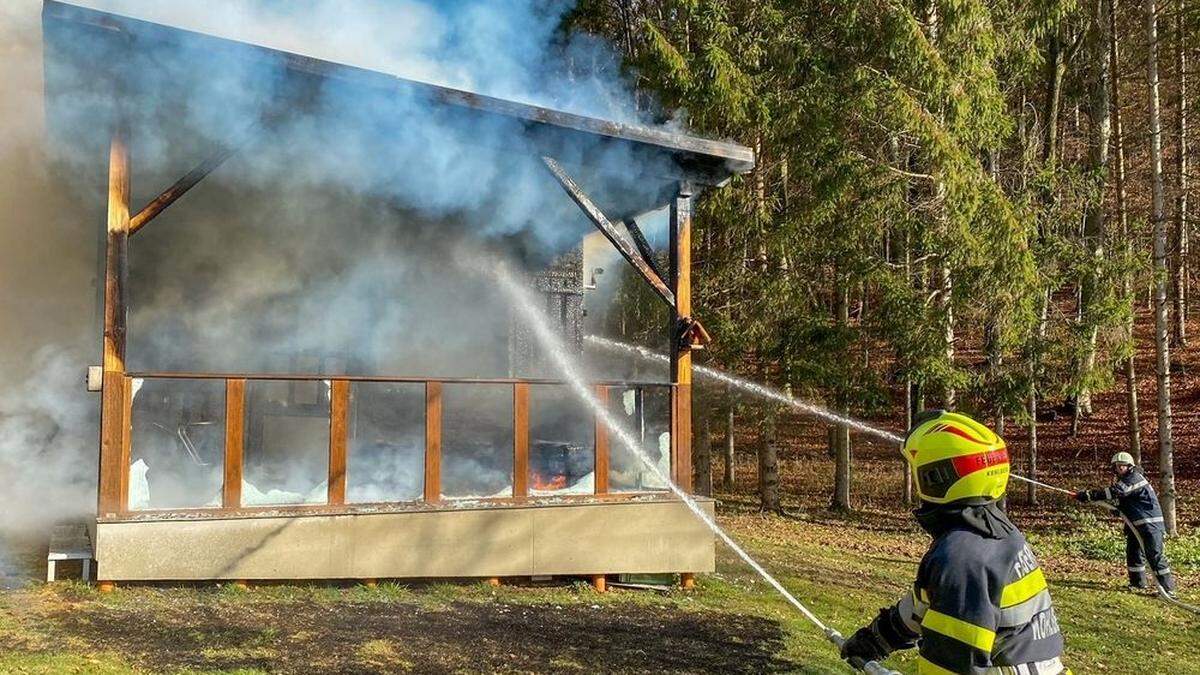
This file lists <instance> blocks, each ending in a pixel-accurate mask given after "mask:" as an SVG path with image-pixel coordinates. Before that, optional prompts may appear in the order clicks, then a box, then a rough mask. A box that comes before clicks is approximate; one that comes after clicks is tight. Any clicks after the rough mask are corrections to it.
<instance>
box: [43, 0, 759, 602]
mask: <svg viewBox="0 0 1200 675" xmlns="http://www.w3.org/2000/svg"><path fill="white" fill-rule="evenodd" d="M43 22H44V34H45V44H46V55H45V61H46V74H45V77H46V96H47V124H48V128H49V130H50V132H51V135H52V137H53V138H54V140H55V143H56V144H57V146H58V147H59V148H65V150H63V151H62V159H61V164H62V171H64V172H65V173H66V175H69V176H70V180H71V181H72V182H73V183H75V184H77V185H79V186H81V188H80V189H81V190H82V191H84V192H87V191H88V190H91V193H92V194H95V195H96V197H95V199H92V200H91V202H92V206H94V211H92V212H89V213H87V214H84V217H88V218H94V219H95V221H96V222H97V223H99V222H103V221H104V220H105V219H106V222H107V227H106V228H103V229H102V231H103V233H104V234H103V236H102V237H100V238H99V239H98V242H97V243H98V254H97V259H98V261H99V265H98V267H99V269H100V274H101V277H100V278H101V279H102V280H103V283H100V284H98V292H97V295H98V297H97V306H98V311H97V324H100V323H101V319H102V325H103V333H102V334H103V362H102V365H101V366H99V367H93V368H92V369H91V370H90V372H89V385H91V386H93V387H94V389H95V390H97V391H99V392H101V393H100V396H99V399H100V407H101V434H100V436H101V438H100V448H99V456H100V460H99V461H100V470H99V479H98V480H99V482H98V512H97V517H96V519H95V521H94V522H91V523H89V525H88V539H89V541H90V546H91V552H92V554H93V555H94V558H95V560H96V562H97V567H96V575H97V579H98V580H99V582H100V583H101V584H102V586H103V587H111V586H112V585H113V584H114V583H117V582H127V581H156V580H157V581H161V580H179V581H188V580H233V581H243V580H244V581H253V580H268V579H365V580H373V579H379V578H431V577H481V578H488V579H500V578H504V577H530V576H546V575H564V576H566V575H570V576H585V577H589V578H591V579H592V580H593V582H594V583H596V584H597V585H602V584H603V583H604V579H605V576H606V575H615V574H627V573H656V574H658V573H679V574H684V575H690V574H692V573H696V572H704V571H709V570H712V569H713V566H714V550H713V539H712V535H711V533H710V532H709V531H708V529H707V528H706V527H705V526H704V525H703V524H701V523H700V522H698V521H696V520H695V519H694V518H693V516H692V515H691V514H690V513H689V512H688V510H687V508H686V507H685V506H684V505H683V504H681V503H680V502H679V501H678V500H676V499H674V498H673V497H672V496H671V495H670V494H669V493H668V492H666V491H665V488H666V485H665V484H664V483H663V481H662V480H661V479H659V478H657V477H656V474H657V473H658V472H657V471H649V470H647V467H646V466H645V465H644V464H643V463H642V462H640V461H639V460H638V459H637V458H636V457H634V456H633V454H632V453H630V452H629V451H628V450H627V449H625V448H622V447H620V445H619V444H617V443H615V442H614V440H613V438H612V435H613V434H612V431H613V430H612V429H609V428H607V427H606V425H605V424H603V423H601V422H600V421H599V420H597V419H596V416H595V415H594V414H593V413H592V410H591V409H590V408H589V407H588V406H587V405H585V404H584V403H583V402H581V401H579V400H577V397H575V396H573V395H572V394H571V392H570V390H569V388H568V387H566V386H565V385H564V382H563V381H562V379H561V378H562V376H561V374H560V373H557V372H555V371H554V369H553V367H552V364H551V363H550V362H549V361H548V359H547V358H546V355H545V353H544V351H545V347H544V345H542V344H541V343H539V342H538V341H537V340H536V339H535V338H534V336H533V333H532V331H531V329H530V327H529V326H527V325H525V324H523V323H522V322H521V321H520V320H519V318H518V317H517V315H516V314H515V313H514V312H513V310H512V300H511V298H505V297H504V296H503V294H502V293H500V292H499V291H498V290H497V288H496V286H497V284H496V283H495V281H494V274H495V273H496V271H495V270H494V269H491V268H492V267H493V263H492V262H490V261H495V260H504V261H505V263H504V264H505V265H512V266H514V267H515V268H517V270H518V271H519V273H520V276H521V278H522V279H525V280H526V281H525V282H523V283H524V284H525V286H526V287H527V288H528V290H529V291H530V292H531V293H532V294H534V296H535V297H536V298H538V302H539V304H541V305H542V307H541V308H542V309H543V310H545V314H546V315H547V316H548V317H549V318H550V320H551V322H552V323H553V325H554V330H555V332H556V333H557V334H558V335H559V337H560V338H561V339H563V340H564V341H565V342H566V344H567V345H568V347H569V349H570V351H572V352H573V353H574V355H575V356H576V357H578V358H579V359H580V360H581V362H582V363H583V364H584V366H585V370H586V372H587V373H588V377H589V379H590V381H589V383H588V384H589V387H590V389H591V391H593V392H594V394H595V396H596V397H597V398H598V399H599V400H600V401H602V402H603V403H604V405H606V406H608V409H609V410H610V411H611V412H612V417H613V419H616V420H618V421H619V422H620V423H621V424H624V425H626V428H625V431H627V432H629V434H628V435H629V436H631V437H632V438H634V439H636V441H637V442H639V443H641V444H642V449H643V450H644V451H645V453H646V455H647V456H648V457H650V458H651V461H653V462H655V463H656V466H657V468H658V469H660V470H661V472H662V473H663V474H665V475H668V476H670V477H671V478H672V480H673V481H675V482H676V483H677V484H679V485H680V486H682V487H683V488H684V489H687V488H688V486H689V485H690V483H691V471H692V469H691V438H692V433H691V351H692V350H693V349H695V348H698V347H700V346H702V343H703V342H704V341H705V340H706V339H707V334H706V333H705V331H704V329H703V328H702V327H700V325H699V324H698V323H696V322H695V321H694V320H693V319H692V317H691V276H690V275H691V252H690V247H691V227H692V225H691V218H692V209H693V200H694V198H695V196H696V195H697V194H698V192H699V191H700V190H704V189H716V188H719V186H721V185H722V184H724V183H725V182H726V181H728V179H729V178H730V177H731V176H733V175H735V174H738V173H744V172H746V171H749V170H750V169H751V168H752V167H753V165H754V156H753V153H752V152H751V151H749V150H748V149H746V148H744V147H741V146H738V145H735V144H732V143H725V142H716V141H711V140H706V139H701V138H696V137H691V136H686V135H681V134H676V133H669V132H666V131H662V130H658V129H651V128H647V127H642V126H638V125H632V124H621V123H616V122H610V121H604V120H600V119H596V118H593V117H584V116H580V115H575V114H568V113H564V112H559V111H556V110H551V109H547V108H544V107H538V106H534V105H529V104H525V103H520V102H515V101H510V100H503V99H498V98H490V97H487V96H482V95H477V94H473V93H468V92H466V91H462V90H457V89H450V88H446V87H441V86H435V85H431V84H425V83H421V82H417V81H411V80H406V79H401V78H398V77H396V76H394V75H390V74H387V73H384V72H381V71H376V70H371V69H367V68H363V67H358V66H351V65H344V64H339V63H334V62H331V61H326V60H319V59H316V58H312V57H308V56H302V55H299V54H296V53H292V52H289V51H286V50H283V49H279V48H276V47H275V46H272V45H264V44H254V43H251V42H246V41H240V40H235V39H231V38H229V37H227V36H218V35H211V34H201V33H198V32H193V31H190V30H186V29H185V28H183V27H175V26H166V25H162V24H157V23H151V22H148V21H144V20H138V19H135V18H132V17H126V16H120V15H116V14H112V13H106V12H101V11H97V10H93V9H89V8H85V7H80V6H76V5H73V4H68V3H63V2H55V1H52V0H47V2H45V4H44V12H43ZM105 214H106V215H105ZM495 266H497V267H498V266H499V263H497V264H496V265H495ZM97 327H98V328H99V325H98V326H97ZM589 334H598V335H608V336H610V337H615V338H618V339H624V340H629V341H634V342H638V343H639V344H641V345H643V346H647V347H650V348H653V349H656V350H659V351H662V352H664V353H668V354H669V355H670V365H669V367H666V366H663V367H661V368H658V367H656V366H653V365H646V364H632V363H629V362H628V360H621V359H615V358H613V357H612V356H611V355H609V356H604V355H601V354H593V353H591V351H590V350H589V349H588V348H587V342H586V341H585V339H584V337H585V335H589ZM703 507H704V508H705V509H708V510H709V511H710V512H711V509H712V504H711V502H710V501H709V502H704V503H703Z"/></svg>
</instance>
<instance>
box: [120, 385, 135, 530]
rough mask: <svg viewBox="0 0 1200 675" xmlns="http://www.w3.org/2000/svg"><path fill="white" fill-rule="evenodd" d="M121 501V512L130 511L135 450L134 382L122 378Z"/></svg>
mask: <svg viewBox="0 0 1200 675" xmlns="http://www.w3.org/2000/svg"><path fill="white" fill-rule="evenodd" d="M121 419H122V420H123V423H122V424H121V466H122V467H124V469H123V470H122V471H121V501H120V504H121V506H120V510H121V511H122V512H125V511H128V510H129V462H130V453H131V452H132V450H133V447H132V446H133V380H132V379H131V378H129V377H122V378H121Z"/></svg>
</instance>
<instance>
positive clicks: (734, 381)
mask: <svg viewBox="0 0 1200 675" xmlns="http://www.w3.org/2000/svg"><path fill="white" fill-rule="evenodd" d="M587 341H588V342H591V343H593V344H596V345H599V346H600V347H603V348H605V349H609V350H612V351H620V352H626V353H630V354H636V355H638V356H641V357H642V358H644V359H648V360H652V361H667V360H668V359H667V357H666V356H664V355H662V354H659V353H657V352H654V351H651V350H649V349H646V348H644V347H638V346H636V345H631V344H626V343H624V342H617V341H615V340H609V339H607V338H603V337H599V336H596V335H589V336H587ZM692 369H693V370H694V371H696V372H697V373H700V374H701V375H704V376H706V377H709V378H711V379H714V380H717V381H720V382H724V383H726V384H730V385H733V386H735V387H738V388H739V389H743V390H745V391H748V392H750V393H753V394H757V395H759V396H762V397H763V398H767V399H771V400H773V401H778V402H780V403H783V404H785V405H787V406H789V407H791V408H794V409H796V410H799V411H801V412H804V413H808V414H809V415H812V416H814V417H819V418H821V419H823V420H825V421H827V422H833V423H835V424H842V425H846V426H849V427H851V428H854V429H857V430H859V431H861V432H864V433H866V434H869V435H871V436H876V437H878V438H881V439H883V440H885V441H890V442H893V443H896V444H897V445H900V444H903V443H904V439H903V438H901V437H900V436H898V435H896V434H893V433H891V432H890V431H885V430H883V429H878V428H876V427H873V426H871V425H869V424H866V423H863V422H860V421H858V420H855V419H851V418H849V417H845V416H842V415H837V414H835V413H832V412H830V411H828V410H825V409H824V408H821V407H819V406H817V405H814V404H812V403H806V402H804V401H799V400H796V399H794V398H792V397H790V396H788V395H787V394H784V393H783V392H780V391H778V390H775V389H772V388H770V387H767V386H764V385H761V384H758V383H755V382H750V381H748V380H743V379H742V378H739V377H735V376H733V375H729V374H727V373H723V372H721V371H719V370H716V369H713V368H706V367H704V366H693V367H692ZM1008 476H1009V478H1013V479H1015V480H1018V481H1021V482H1023V483H1029V484H1031V485H1036V486H1038V487H1041V488H1045V489H1047V490H1052V491H1054V492H1058V493H1061V494H1065V495H1070V496H1072V497H1074V496H1075V492H1074V491H1072V490H1067V489H1065V488H1060V487H1057V486H1054V485H1050V484H1049V483H1043V482H1042V481H1039V480H1034V479H1032V478H1026V477H1025V476H1022V475H1020V474H1016V473H1012V472H1011V471H1010V472H1009V474H1008ZM1088 503H1089V504H1092V505H1093V506H1096V507H1099V508H1102V509H1105V510H1107V511H1109V512H1111V513H1115V514H1117V515H1120V516H1121V518H1122V519H1123V520H1124V521H1125V524H1126V525H1127V526H1128V527H1129V529H1130V530H1131V531H1132V532H1133V534H1134V536H1135V537H1137V540H1138V545H1139V546H1141V548H1142V551H1143V553H1144V552H1145V550H1146V542H1145V541H1143V540H1142V535H1141V533H1140V532H1138V530H1137V528H1136V527H1134V526H1133V524H1132V523H1130V522H1129V518H1127V517H1126V516H1125V514H1123V513H1121V512H1120V511H1119V510H1118V509H1117V508H1116V507H1115V506H1113V505H1112V504H1108V503H1106V502H1088ZM1155 583H1156V584H1157V583H1158V579H1157V577H1156V578H1155ZM1158 596H1159V597H1160V598H1162V599H1163V600H1165V601H1167V602H1169V603H1171V604H1173V605H1175V606H1177V607H1181V608H1183V609H1185V610H1187V611H1189V612H1193V613H1195V614H1200V607H1195V606H1193V605H1189V604H1187V603H1184V602H1181V601H1180V600H1178V599H1177V598H1174V597H1172V596H1171V595H1169V594H1168V593H1167V592H1166V590H1165V589H1164V588H1163V587H1162V586H1161V585H1159V586H1158Z"/></svg>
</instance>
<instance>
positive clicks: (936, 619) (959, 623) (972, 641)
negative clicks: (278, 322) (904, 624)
mask: <svg viewBox="0 0 1200 675" xmlns="http://www.w3.org/2000/svg"><path fill="white" fill-rule="evenodd" d="M921 627H922V628H928V629H929V630H932V631H936V632H938V633H941V634H942V635H945V636H948V637H952V638H954V639H955V640H958V641H959V642H962V643H965V644H968V645H971V646H972V647H974V648H976V649H979V650H982V651H985V652H987V653H989V654H990V653H992V645H993V644H994V643H995V642H996V634H995V633H994V632H992V631H990V630H988V629H986V628H984V627H982V626H976V625H975V624H973V623H970V622H967V621H963V620H962V619H956V618H954V617H952V616H950V615H949V614H942V613H941V612H939V611H937V610H936V609H930V610H929V611H927V612H925V619H924V620H922V621H921Z"/></svg>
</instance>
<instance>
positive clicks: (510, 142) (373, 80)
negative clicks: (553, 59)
mask: <svg viewBox="0 0 1200 675" xmlns="http://www.w3.org/2000/svg"><path fill="white" fill-rule="evenodd" d="M43 30H44V40H45V50H46V59H45V60H46V98H47V120H48V126H49V128H50V130H51V133H52V135H53V137H54V138H55V140H56V141H58V142H60V143H66V144H69V145H70V146H72V147H73V148H74V150H73V154H75V155H82V156H87V157H95V160H96V161H95V162H94V163H93V164H94V166H92V167H85V168H84V169H82V170H83V171H84V172H85V173H86V174H87V175H86V180H88V181H97V180H102V178H103V171H104V170H105V169H106V162H105V159H104V158H105V150H106V148H107V144H108V139H109V137H110V134H111V131H112V129H113V128H114V125H115V122H116V120H117V118H118V117H120V118H123V119H125V120H127V121H128V124H129V127H130V131H131V145H132V147H133V152H134V155H133V156H134V170H135V175H134V189H135V195H134V201H135V202H138V201H139V199H149V198H150V197H153V196H154V193H156V192H157V190H160V189H162V188H163V187H165V186H166V185H169V184H170V183H171V182H172V181H173V180H174V179H175V178H178V176H179V175H182V173H184V172H186V171H187V170H188V169H189V168H191V166H192V165H194V164H196V163H198V162H199V161H200V160H201V159H203V158H204V156H205V155H206V154H208V153H211V152H212V150H213V148H214V145H215V144H216V143H220V142H228V141H229V140H230V138H232V137H234V136H236V134H237V133H238V132H239V131H240V129H239V128H228V127H229V126H230V123H228V122H225V123H223V124H220V125H216V126H215V127H214V128H197V127H196V126H195V125H194V124H193V122H192V121H191V120H190V118H189V116H188V115H187V114H186V112H187V109H188V106H189V101H191V100H192V99H193V98H194V97H196V96H209V97H211V96H218V97H219V96H220V95H221V94H220V91H219V87H216V86H215V85H213V86H214V91H213V92H208V91H204V89H205V88H206V87H207V86H209V85H210V84H211V83H212V82H215V81H219V79H220V77H221V76H222V75H223V74H224V73H228V72H233V71H244V72H249V71H251V70H252V69H254V68H259V67H263V68H264V69H267V68H269V69H270V70H271V72H273V73H278V74H279V76H278V77H273V78H272V80H271V82H270V84H269V86H265V87H264V90H269V92H264V95H263V99H264V100H263V103H262V108H261V109H260V110H258V112H257V114H251V115H247V116H246V119H244V120H242V122H243V123H244V124H243V125H242V126H243V127H250V126H252V125H253V124H254V123H255V122H256V121H257V120H256V119H254V118H256V117H257V118H260V119H261V118H267V119H271V118H275V119H278V118H281V117H282V118H286V117H288V115H289V112H293V111H295V110H297V109H298V108H302V107H303V106H304V105H306V101H311V100H312V99H313V97H314V92H319V91H328V90H330V89H331V88H332V89H335V90H336V91H338V92H340V95H342V96H343V97H349V98H350V100H353V101H361V104H359V105H361V106H363V107H366V106H373V107H375V108H378V107H379V106H380V105H384V104H387V103H388V102H395V101H403V102H404V105H403V109H404V110H405V111H406V112H408V113H412V111H414V110H416V111H420V113H422V114H427V115H429V116H431V117H436V118H437V119H438V120H439V123H440V124H443V125H444V126H445V128H453V129H472V130H479V132H478V134H474V137H472V138H457V139H455V141H456V142H458V143H462V144H467V145H472V144H473V145H487V146H489V147H492V148H495V147H497V146H503V147H505V149H508V148H511V149H513V150H515V151H516V152H519V153H524V154H528V155H530V160H532V161H536V160H537V155H543V154H544V155H548V156H552V157H555V158H556V159H558V160H560V161H561V162H562V163H563V164H564V165H566V166H567V168H568V169H569V170H570V171H571V172H572V174H573V175H574V177H575V178H576V179H577V180H578V182H579V183H580V184H581V185H582V186H583V187H584V189H585V190H586V191H587V192H588V193H589V194H590V195H591V196H592V197H593V198H594V199H595V201H596V202H597V203H598V204H599V205H600V206H601V207H602V208H603V209H604V210H605V212H606V214H607V215H608V216H609V217H610V218H611V219H614V220H624V219H628V218H633V217H635V216H637V215H639V214H642V213H645V212H648V211H652V210H655V209H657V208H661V207H662V206H663V205H665V204H666V203H667V201H668V200H669V199H670V197H671V195H672V193H673V192H674V190H675V189H676V186H677V185H678V182H679V181H681V180H686V181H690V182H692V183H694V184H697V185H720V184H722V183H724V182H725V181H727V180H728V179H729V178H730V177H731V176H732V175H734V174H739V173H745V172H747V171H749V170H750V169H751V168H753V166H754V156H753V152H752V151H751V150H749V149H748V148H745V147H743V146H740V145H737V144H735V143H728V142H720V141H712V140H708V139H703V138H698V137H695V136H688V135H684V134H674V133H669V132H665V131H662V130H658V129H651V128H646V127H640V126H632V125H627V124H621V123H617V122H611V121H606V120H601V119H596V118H592V117H585V116H581V115H576V114H572V113H566V112H561V111H557V110H551V109H548V108H542V107H538V106H533V105H527V104H523V103H517V102H513V101H507V100H503V99H498V98H493V97H489V96H483V95H479V94H474V93H471V92H467V91H462V90H457V89H451V88H448V87H442V86H437V85H432V84H427V83H422V82H417V81H413V80H406V79H403V78H400V77H397V76H394V75H389V74H386V73H382V72H377V71H372V70H367V69H363V68H358V67H354V66H347V65H342V64H338V63H332V62H329V61H323V60H320V59H315V58H311V57H307V56H302V55H298V54H293V53H288V52H284V51H280V50H275V49H270V48H266V47H262V46H257V45H253V44H249V43H245V42H239V41H234V40H229V39H225V38H219V37H214V36H210V35H204V34H201V33H196V32H193V31H187V30H182V29H178V28H172V27H169V26H164V25H161V24H156V23H151V22H147V21H141V20H138V19H133V18H129V17H124V16H120V15H116V14H111V13H107V12H102V11H98V10H93V9H89V8H84V7H79V6H76V5H71V4H67V3H63V2H58V1H56V0H45V2H44V6H43ZM117 92H120V95H118V94H117ZM210 101H211V99H210ZM413 102H419V103H418V106H419V107H413ZM118 110H120V112H118ZM201 126H203V125H201ZM234 126H235V127H236V126H237V125H236V124H234ZM402 129H403V122H402V121H399V122H397V126H396V131H391V130H385V131H384V133H385V134H388V133H402ZM221 134H225V138H221V137H220V136H221ZM139 135H140V136H139ZM139 138H141V140H140V141H139ZM148 138H154V139H159V140H157V142H155V141H153V140H147V139H148ZM163 138H166V139H170V140H169V143H165V144H164V143H163V142H162V140H161V139H163ZM139 144H141V145H143V146H144V147H152V149H154V151H155V153H156V155H155V156H161V157H163V158H164V159H163V160H162V161H161V162H159V163H158V165H157V166H154V167H153V168H152V169H149V168H146V165H145V164H142V165H139V163H138V159H139V153H138V151H139ZM156 145H157V146H163V145H169V146H171V147H169V148H167V149H163V148H161V147H153V146H156ZM435 146H436V144H435ZM81 149H82V153H81ZM429 152H434V153H436V152H438V148H437V147H431V148H430V149H429ZM614 158H618V159H616V160H614ZM624 167H629V168H630V170H629V173H630V174H639V173H640V175H637V176H636V178H631V177H630V176H628V175H622V174H623V173H624ZM77 168H78V167H77ZM139 170H142V171H152V173H150V174H148V175H139V174H137V173H136V172H137V171H139ZM464 187H466V188H468V189H469V186H464ZM564 201H565V198H564ZM136 206H137V204H136V203H135V207H136ZM572 208H573V205H572Z"/></svg>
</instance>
